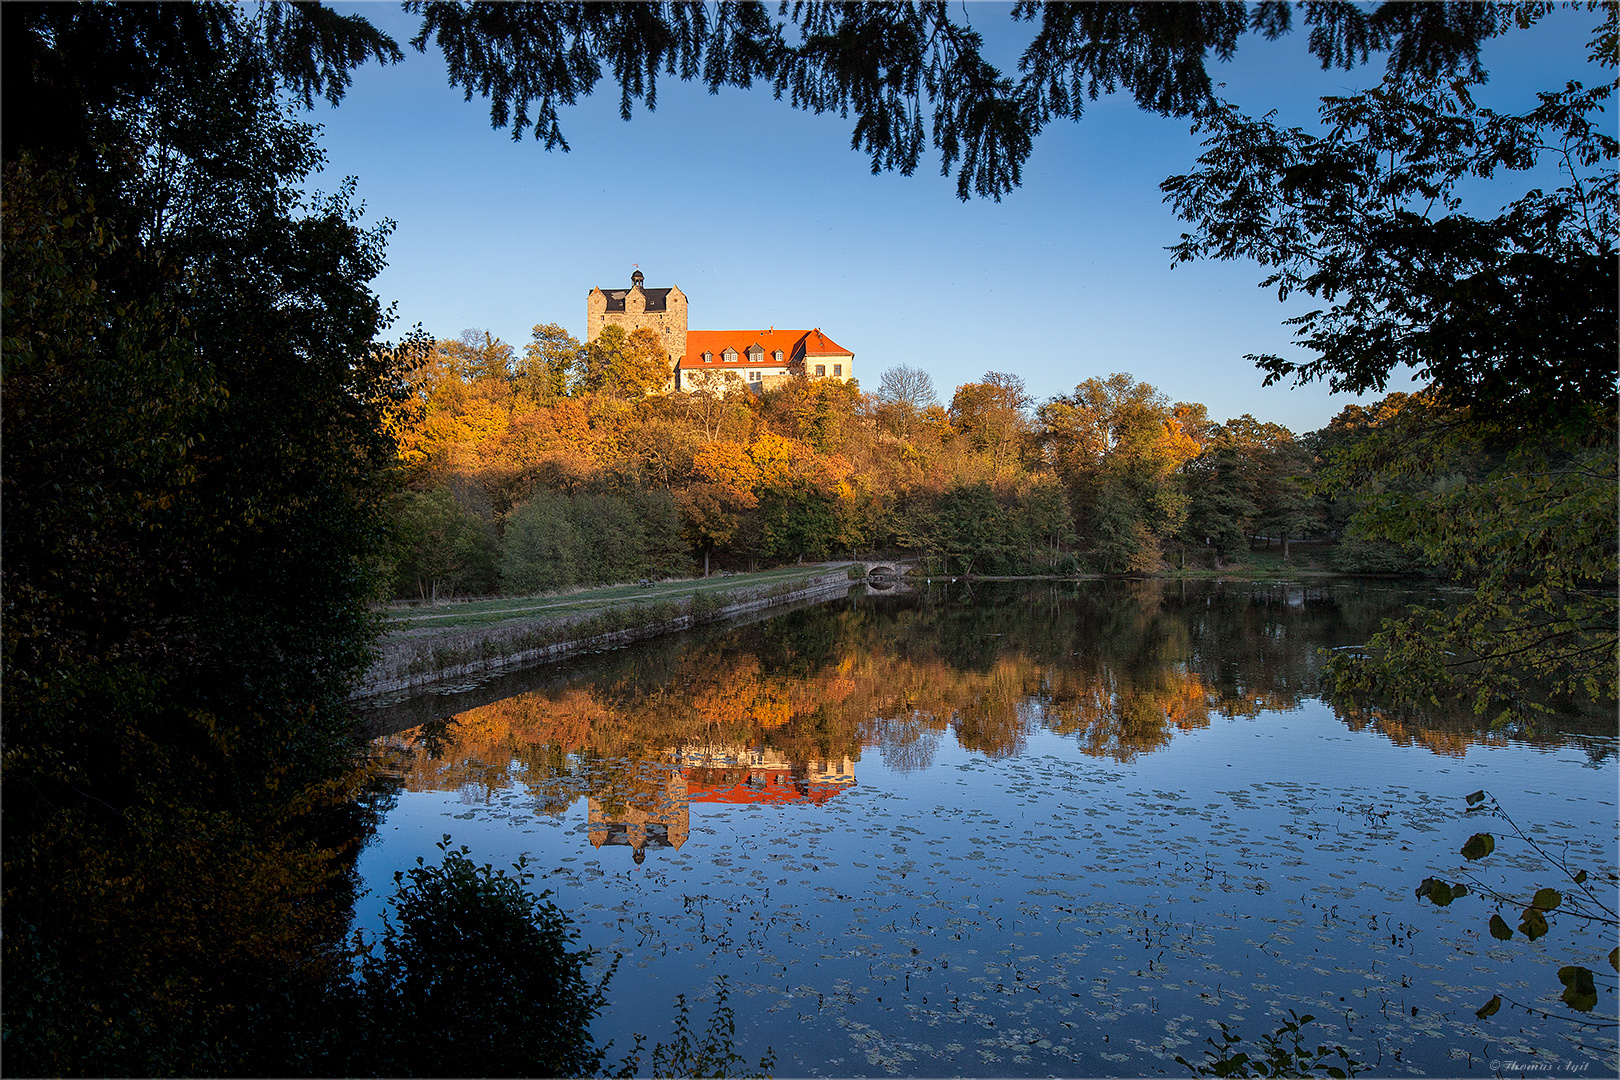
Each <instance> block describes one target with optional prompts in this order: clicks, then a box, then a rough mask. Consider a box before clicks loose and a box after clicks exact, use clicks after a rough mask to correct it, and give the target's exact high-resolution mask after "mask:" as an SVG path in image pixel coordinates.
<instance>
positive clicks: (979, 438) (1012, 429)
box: [950, 371, 1035, 468]
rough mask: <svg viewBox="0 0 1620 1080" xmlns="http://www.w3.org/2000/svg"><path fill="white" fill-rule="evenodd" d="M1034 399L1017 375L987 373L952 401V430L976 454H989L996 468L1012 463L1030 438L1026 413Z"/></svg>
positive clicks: (957, 389)
mask: <svg viewBox="0 0 1620 1080" xmlns="http://www.w3.org/2000/svg"><path fill="white" fill-rule="evenodd" d="M1034 403H1035V402H1034V399H1033V398H1031V397H1030V395H1029V392H1028V391H1027V390H1025V389H1024V380H1023V379H1022V378H1020V377H1019V376H1017V375H1008V374H1006V373H1004V372H999V371H989V372H986V373H985V376H984V378H983V380H981V381H980V382H976V383H964V384H962V385H961V386H959V387H957V388H956V393H955V395H954V396H952V398H951V408H950V418H951V426H952V427H953V428H954V429H955V430H956V431H957V432H958V433H960V434H961V435H963V436H965V437H966V438H967V439H968V441H969V442H970V443H971V444H972V446H973V448H974V449H975V450H978V451H980V452H981V453H985V454H988V455H989V456H990V459H991V461H992V462H993V463H994V464H995V466H996V467H997V468H1000V467H1002V466H1003V465H1006V464H1010V463H1015V462H1017V461H1018V459H1019V457H1020V455H1021V454H1022V453H1023V449H1024V441H1025V439H1026V437H1027V436H1029V435H1030V434H1031V427H1030V422H1029V409H1030V407H1031V406H1032V405H1034Z"/></svg>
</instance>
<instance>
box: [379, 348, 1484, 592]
mask: <svg viewBox="0 0 1620 1080" xmlns="http://www.w3.org/2000/svg"><path fill="white" fill-rule="evenodd" d="M635 344H636V343H635V342H634V338H633V337H632V338H631V339H628V340H624V339H620V338H618V337H613V338H611V339H610V338H606V337H604V338H603V339H599V340H598V341H597V342H593V343H592V344H591V346H590V347H588V348H587V347H582V346H580V345H579V344H578V343H577V342H576V341H574V339H573V338H572V337H570V336H569V335H568V334H567V332H566V331H564V330H563V329H562V328H560V327H558V326H555V325H547V326H537V327H535V330H534V338H533V340H532V341H531V342H530V343H529V344H528V345H527V347H526V348H525V349H524V351H523V353H522V354H518V353H517V351H516V350H515V349H513V348H512V347H511V346H510V345H508V344H506V343H505V342H502V341H500V340H499V339H496V338H493V337H491V336H489V335H488V334H485V333H481V332H477V331H469V332H468V333H466V334H464V335H462V337H461V338H460V339H459V340H455V341H439V342H435V343H434V344H433V346H432V348H431V349H430V350H428V351H427V353H426V355H425V357H424V359H423V361H422V362H421V363H420V364H419V365H418V366H417V367H416V368H415V370H414V371H413V373H412V375H411V393H410V395H409V396H408V398H407V399H406V400H405V402H404V403H403V404H402V405H401V406H399V407H398V409H397V411H396V412H395V413H394V414H393V416H392V417H391V420H390V424H389V427H390V430H391V432H392V433H393V435H394V437H395V440H396V442H397V445H398V449H399V467H400V479H401V481H402V485H401V490H400V492H399V494H398V495H397V496H396V497H395V501H394V503H393V505H392V521H393V526H394V531H393V537H394V543H393V546H392V548H391V553H390V557H391V559H392V562H391V567H390V573H391V580H392V587H393V591H394V594H395V595H396V596H401V597H407V596H412V597H414V596H420V597H423V598H434V597H443V596H447V595H451V594H489V593H495V592H501V591H506V592H515V593H529V592H535V591H539V590H548V589H557V588H563V587H567V586H570V585H589V584H597V583H601V582H610V581H624V580H635V579H639V578H644V577H662V576H666V575H674V574H685V573H691V572H694V571H696V570H698V568H700V567H701V568H702V570H704V571H712V570H714V569H717V568H720V567H727V568H743V567H750V568H751V567H756V566H759V565H764V564H772V563H781V562H791V561H802V560H804V559H825V558H830V557H835V556H851V555H868V554H876V553H881V554H886V555H900V556H906V557H912V558H918V559H923V560H927V561H928V564H929V565H930V566H931V567H933V568H935V569H936V570H938V571H941V572H949V573H963V574H984V575H990V574H1052V573H1058V574H1070V573H1076V572H1093V573H1136V574H1151V573H1156V572H1160V571H1163V570H1167V569H1198V568H1221V567H1223V566H1225V565H1227V564H1229V563H1230V562H1231V560H1233V559H1236V558H1238V557H1240V556H1242V555H1243V553H1245V552H1247V551H1249V550H1250V549H1251V548H1255V547H1257V546H1260V545H1266V546H1273V547H1275V549H1276V550H1277V551H1278V552H1279V553H1282V554H1284V556H1285V557H1286V556H1287V555H1288V554H1289V553H1290V545H1291V543H1292V542H1293V541H1297V540H1301V539H1310V538H1315V539H1323V538H1335V539H1339V538H1342V541H1343V542H1342V543H1341V544H1340V545H1339V548H1340V550H1339V553H1338V559H1339V562H1338V564H1337V565H1340V566H1342V567H1343V568H1344V569H1348V570H1359V571H1381V572H1415V571H1418V570H1420V569H1423V568H1424V567H1423V563H1422V561H1421V559H1420V558H1418V557H1417V556H1415V555H1414V554H1413V553H1411V552H1407V551H1404V550H1403V549H1401V548H1400V547H1398V546H1396V545H1391V544H1388V543H1383V542H1379V541H1374V540H1371V539H1369V538H1367V537H1366V536H1365V535H1363V534H1362V533H1360V532H1358V531H1357V530H1356V528H1355V527H1354V526H1353V524H1352V519H1353V516H1354V509H1355V505H1356V502H1355V496H1354V493H1353V492H1352V491H1350V490H1348V489H1340V490H1328V489H1324V488H1322V487H1320V486H1319V485H1318V482H1317V474H1318V472H1319V471H1320V469H1321V467H1322V465H1323V463H1324V455H1327V454H1330V453H1335V452H1338V451H1340V450H1342V449H1343V448H1344V447H1346V446H1348V445H1351V444H1354V443H1355V442H1356V441H1357V440H1358V439H1360V438H1361V437H1363V436H1364V435H1365V434H1367V433H1368V432H1369V431H1371V430H1372V429H1374V428H1376V427H1377V426H1378V425H1379V424H1380V423H1382V422H1383V421H1384V420H1386V419H1387V418H1388V417H1390V416H1393V415H1396V414H1398V413H1400V411H1401V410H1402V409H1404V408H1406V407H1407V406H1408V402H1409V399H1408V398H1407V397H1406V396H1405V395H1400V394H1395V395H1391V396H1390V397H1389V398H1387V399H1385V400H1384V401H1382V402H1380V403H1379V404H1378V405H1376V406H1373V407H1371V408H1364V407H1360V406H1351V407H1349V408H1347V409H1346V410H1345V411H1344V412H1343V413H1342V414H1341V415H1340V416H1339V417H1337V418H1336V419H1335V420H1334V422H1333V424H1332V425H1330V426H1329V427H1328V428H1326V429H1324V430H1323V431H1320V432H1311V433H1309V434H1306V435H1303V436H1296V435H1295V434H1294V433H1293V432H1291V431H1289V430H1288V429H1287V428H1284V427H1281V426H1278V425H1276V424H1268V423H1262V422H1260V421H1257V420H1255V419H1254V418H1253V417H1251V416H1247V415H1245V416H1240V417H1237V418H1234V419H1229V420H1226V421H1225V422H1223V423H1217V422H1214V421H1212V420H1211V419H1210V417H1209V415H1208V410H1207V409H1206V408H1205V407H1204V406H1203V405H1200V404H1196V403H1187V402H1172V401H1171V400H1170V399H1169V398H1168V397H1166V396H1165V395H1164V394H1162V393H1161V392H1160V391H1158V390H1157V389H1155V388H1154V387H1153V386H1150V385H1148V384H1147V383H1144V382H1140V381H1138V380H1136V379H1134V378H1132V377H1131V376H1130V375H1126V374H1114V375H1110V376H1108V377H1107V378H1090V379H1086V380H1085V381H1083V382H1081V383H1080V384H1079V385H1077V386H1076V387H1075V388H1074V390H1073V392H1072V393H1069V394H1065V395H1061V396H1059V397H1055V398H1052V399H1051V400H1049V401H1045V402H1041V403H1036V402H1035V401H1034V400H1033V399H1032V398H1031V396H1030V395H1029V393H1028V392H1027V391H1026V390H1025V388H1024V384H1023V381H1022V380H1021V379H1020V378H1018V377H1017V376H1016V375H1010V374H1005V373H1000V372H993V371H992V372H989V373H987V374H986V375H985V376H984V378H983V379H982V380H980V381H978V382H972V383H967V384H965V385H962V386H959V387H957V388H956V390H955V392H954V393H953V394H952V396H951V398H950V401H949V403H948V404H946V403H943V402H941V401H940V400H939V399H938V397H937V396H936V394H935V392H934V390H933V387H932V383H931V380H930V379H929V377H928V375H927V374H926V373H924V372H921V371H918V370H916V369H913V368H905V367H896V368H891V369H890V370H889V371H888V372H886V373H885V374H884V375H883V377H882V381H881V383H880V385H879V387H878V389H877V390H876V392H873V393H868V392H866V391H863V390H862V389H861V388H860V386H859V385H858V384H856V383H848V384H845V383H840V382H837V381H833V380H826V381H812V380H794V381H790V382H788V383H786V384H784V385H781V386H778V387H774V388H772V389H769V390H767V391H765V392H764V393H763V394H753V393H749V392H746V391H745V390H743V389H742V388H741V386H740V384H739V386H738V387H736V388H727V387H725V386H723V385H722V386H719V387H715V388H709V389H703V390H699V391H696V392H681V393H662V392H647V391H646V390H645V385H646V380H644V379H641V378H638V377H636V376H635V375H634V374H632V375H630V376H629V377H625V376H624V375H621V371H622V370H623V369H624V368H631V367H640V366H642V365H641V364H640V362H639V359H638V358H637V357H635V356H630V357H629V358H628V359H626V357H625V354H626V353H628V352H631V351H632V350H633V348H634V345H635ZM1458 467H1459V469H1466V468H1467V463H1465V462H1459V463H1458Z"/></svg>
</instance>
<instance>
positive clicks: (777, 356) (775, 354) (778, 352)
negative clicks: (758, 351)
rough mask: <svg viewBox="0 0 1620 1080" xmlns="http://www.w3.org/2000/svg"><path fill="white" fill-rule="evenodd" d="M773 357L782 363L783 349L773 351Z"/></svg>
mask: <svg viewBox="0 0 1620 1080" xmlns="http://www.w3.org/2000/svg"><path fill="white" fill-rule="evenodd" d="M771 359H772V360H775V361H776V362H777V363H778V364H780V363H781V362H782V350H781V349H777V350H776V351H775V352H773V353H771Z"/></svg>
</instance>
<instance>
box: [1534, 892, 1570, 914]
mask: <svg viewBox="0 0 1620 1080" xmlns="http://www.w3.org/2000/svg"><path fill="white" fill-rule="evenodd" d="M1530 902H1531V903H1532V904H1534V905H1535V906H1536V907H1538V908H1540V909H1541V910H1542V911H1551V910H1553V909H1554V908H1556V907H1557V906H1558V905H1559V904H1562V903H1563V902H1564V897H1563V894H1561V893H1560V892H1559V891H1558V890H1557V889H1537V890H1536V898H1535V899H1534V900H1532V901H1530Z"/></svg>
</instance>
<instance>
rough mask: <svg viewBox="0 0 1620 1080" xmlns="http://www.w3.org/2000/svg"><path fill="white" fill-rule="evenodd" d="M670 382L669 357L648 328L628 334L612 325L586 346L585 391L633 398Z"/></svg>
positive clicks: (659, 341) (662, 344)
mask: <svg viewBox="0 0 1620 1080" xmlns="http://www.w3.org/2000/svg"><path fill="white" fill-rule="evenodd" d="M669 379H670V366H669V354H668V353H667V352H665V351H664V343H663V342H662V341H661V340H660V339H659V337H658V334H657V332H655V331H653V330H649V329H648V328H646V327H645V326H643V327H641V328H640V329H638V330H635V331H633V332H631V333H629V334H626V333H625V332H624V327H622V326H618V325H617V324H609V325H607V326H605V327H603V328H602V332H601V333H600V334H598V335H597V336H596V340H595V341H593V342H591V343H590V344H589V345H587V346H586V347H585V376H584V378H583V379H582V380H581V384H582V386H583V387H584V388H585V389H586V390H589V391H593V392H598V393H603V394H607V395H609V396H612V397H618V398H634V397H639V396H641V395H643V394H647V393H650V392H652V391H654V390H661V389H663V388H664V387H665V386H666V385H667V384H668V383H669Z"/></svg>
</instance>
